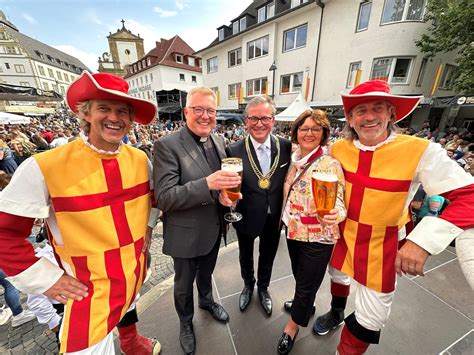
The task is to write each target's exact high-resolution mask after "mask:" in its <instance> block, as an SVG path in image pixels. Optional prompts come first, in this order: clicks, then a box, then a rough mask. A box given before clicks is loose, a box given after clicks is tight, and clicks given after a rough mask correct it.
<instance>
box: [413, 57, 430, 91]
mask: <svg viewBox="0 0 474 355" xmlns="http://www.w3.org/2000/svg"><path fill="white" fill-rule="evenodd" d="M427 65H428V58H423V59H422V61H421V65H420V71H419V72H418V76H417V77H416V85H417V86H421V84H422V83H423V77H424V76H425V71H426V66H427Z"/></svg>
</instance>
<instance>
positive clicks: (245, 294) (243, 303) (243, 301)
mask: <svg viewBox="0 0 474 355" xmlns="http://www.w3.org/2000/svg"><path fill="white" fill-rule="evenodd" d="M252 294H253V288H250V287H247V286H245V287H244V289H243V290H242V293H241V294H240V297H239V308H240V311H242V312H243V311H245V308H247V306H248V305H249V303H250V300H251V299H252Z"/></svg>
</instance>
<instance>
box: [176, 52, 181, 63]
mask: <svg viewBox="0 0 474 355" xmlns="http://www.w3.org/2000/svg"><path fill="white" fill-rule="evenodd" d="M182 62H183V56H182V55H181V54H176V63H182Z"/></svg>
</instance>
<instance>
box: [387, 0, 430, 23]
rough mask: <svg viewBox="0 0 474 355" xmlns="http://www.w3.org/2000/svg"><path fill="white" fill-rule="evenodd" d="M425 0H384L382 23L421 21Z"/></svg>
mask: <svg viewBox="0 0 474 355" xmlns="http://www.w3.org/2000/svg"><path fill="white" fill-rule="evenodd" d="M425 2H426V0H385V5H384V8H383V14H382V24H386V23H391V22H399V21H422V20H423V13H424V10H425Z"/></svg>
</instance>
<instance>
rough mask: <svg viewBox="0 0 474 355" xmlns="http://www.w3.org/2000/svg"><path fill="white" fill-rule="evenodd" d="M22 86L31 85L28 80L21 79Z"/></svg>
mask: <svg viewBox="0 0 474 355" xmlns="http://www.w3.org/2000/svg"><path fill="white" fill-rule="evenodd" d="M20 86H30V83H29V82H27V81H20Z"/></svg>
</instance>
